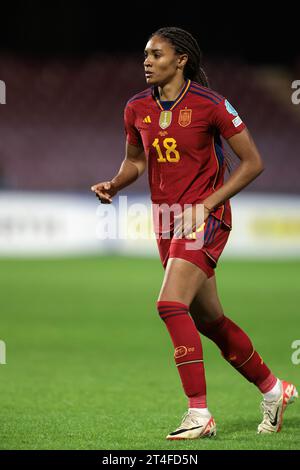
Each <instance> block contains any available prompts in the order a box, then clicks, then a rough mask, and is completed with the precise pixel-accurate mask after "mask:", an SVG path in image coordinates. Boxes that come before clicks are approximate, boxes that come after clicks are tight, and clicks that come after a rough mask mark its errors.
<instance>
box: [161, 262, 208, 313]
mask: <svg viewBox="0 0 300 470" xmlns="http://www.w3.org/2000/svg"><path fill="white" fill-rule="evenodd" d="M206 280H207V275H206V274H205V272H204V271H202V270H201V269H200V268H199V267H198V266H196V265H195V264H193V263H191V262H190V261H186V260H185V259H181V258H170V259H169V260H168V264H167V266H166V271H165V275H164V280H163V283H162V287H161V290H160V293H159V297H158V300H171V301H174V302H182V303H184V304H186V305H190V304H191V302H192V300H193V298H194V297H195V295H196V292H197V291H198V290H199V289H200V288H201V286H202V284H203V283H204V282H205V281H206Z"/></svg>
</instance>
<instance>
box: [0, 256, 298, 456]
mask: <svg viewBox="0 0 300 470" xmlns="http://www.w3.org/2000/svg"><path fill="white" fill-rule="evenodd" d="M299 272H300V261H295V262H288V261H282V262H271V261H270V262H254V261H252V262H251V261H229V260H223V261H221V263H220V266H219V268H218V270H217V279H218V287H219V293H220V297H221V300H222V303H223V306H224V310H225V313H226V314H227V315H228V316H230V317H231V318H232V319H233V320H234V321H236V322H238V323H239V324H240V325H241V326H242V327H243V328H244V329H245V330H246V331H247V332H248V334H249V335H250V336H251V338H252V340H253V342H254V345H255V347H256V349H257V350H258V351H259V353H260V354H261V355H262V356H263V358H264V360H265V361H266V363H267V364H268V365H269V366H270V367H271V368H272V370H273V371H274V372H275V374H276V375H278V376H279V377H281V378H285V379H287V380H291V381H294V383H295V384H296V386H298V388H300V365H293V364H292V362H291V355H292V353H293V350H292V348H291V344H292V342H293V341H294V340H295V339H300V317H299V304H300V290H299ZM162 276H163V270H162V267H161V265H160V262H159V259H158V258H157V259H133V258H119V257H104V258H99V257H96V258H81V259H58V260H55V259H51V260H1V263H0V285H1V297H0V298H1V301H0V302H1V330H0V339H1V340H3V341H5V343H6V361H7V364H5V365H3V364H2V365H0V396H1V401H0V403H1V406H0V421H1V426H0V448H1V449H106V450H108V449H120V450H125V449H132V450H133V449H149V450H150V449H152V450H153V449H154V450H160V449H163V450H178V449H191V450H195V449H200V450H201V449H299V448H300V402H298V403H297V402H296V404H293V405H292V406H290V407H289V409H288V410H287V412H286V415H285V420H284V426H283V429H282V432H281V433H279V434H276V435H271V436H269V435H267V436H259V435H257V434H256V428H257V424H258V423H259V422H260V419H261V414H260V410H259V403H260V401H261V395H260V393H258V391H257V390H256V388H255V387H254V386H253V385H252V384H249V383H248V382H247V381H246V380H245V379H244V378H243V377H241V376H240V375H239V374H238V373H237V372H236V371H235V370H234V369H232V368H231V367H230V365H229V364H227V363H226V362H225V361H224V360H223V359H222V357H221V355H220V353H219V351H218V350H217V348H216V346H215V345H214V344H212V343H210V342H209V341H208V340H206V339H203V347H204V358H205V367H206V378H207V389H208V406H209V408H210V410H211V412H212V413H213V415H214V417H215V419H216V422H217V429H218V432H217V437H216V438H214V439H203V440H193V441H178V442H174V441H170V442H169V441H166V440H165V436H166V435H167V434H168V432H169V431H171V430H173V429H174V428H175V427H177V426H178V424H179V422H180V419H181V417H182V415H183V413H184V412H185V411H186V407H187V402H186V398H185V396H184V393H183V389H182V387H181V382H180V378H179V375H178V373H177V369H176V366H175V364H174V360H173V347H172V343H171V340H170V338H169V336H168V332H167V329H166V328H165V325H164V324H163V322H162V321H161V320H160V319H159V317H158V314H157V312H156V308H155V302H156V300H157V295H158V293H159V289H160V285H161V281H162Z"/></svg>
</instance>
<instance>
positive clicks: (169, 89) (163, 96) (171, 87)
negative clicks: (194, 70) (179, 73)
mask: <svg viewBox="0 0 300 470" xmlns="http://www.w3.org/2000/svg"><path fill="white" fill-rule="evenodd" d="M184 84H185V79H184V78H183V77H178V78H177V77H176V78H175V79H174V80H172V82H169V83H167V84H166V85H163V86H159V87H158V93H159V99H160V100H161V101H174V100H176V98H177V96H178V95H179V94H180V92H181V90H182V88H183V86H184Z"/></svg>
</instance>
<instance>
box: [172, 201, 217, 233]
mask: <svg viewBox="0 0 300 470" xmlns="http://www.w3.org/2000/svg"><path fill="white" fill-rule="evenodd" d="M208 216H209V210H208V209H207V208H206V207H205V206H203V204H195V205H193V206H192V207H187V208H186V209H185V210H184V211H183V213H181V214H179V215H175V216H174V237H175V238H182V237H184V238H191V236H192V235H193V233H195V232H201V231H202V230H204V226H205V221H206V220H207V218H208Z"/></svg>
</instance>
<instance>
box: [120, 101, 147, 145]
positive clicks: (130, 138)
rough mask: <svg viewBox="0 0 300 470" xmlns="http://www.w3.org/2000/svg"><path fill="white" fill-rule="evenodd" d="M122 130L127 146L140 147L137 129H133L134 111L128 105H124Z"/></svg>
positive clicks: (140, 142) (140, 140)
mask: <svg viewBox="0 0 300 470" xmlns="http://www.w3.org/2000/svg"><path fill="white" fill-rule="evenodd" d="M124 128H125V134H126V139H127V142H128V143H129V144H132V145H136V146H141V145H143V144H142V139H141V135H140V133H139V131H138V129H137V128H136V127H135V116H134V110H133V109H132V107H131V106H130V105H128V104H127V105H126V107H125V110H124Z"/></svg>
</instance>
